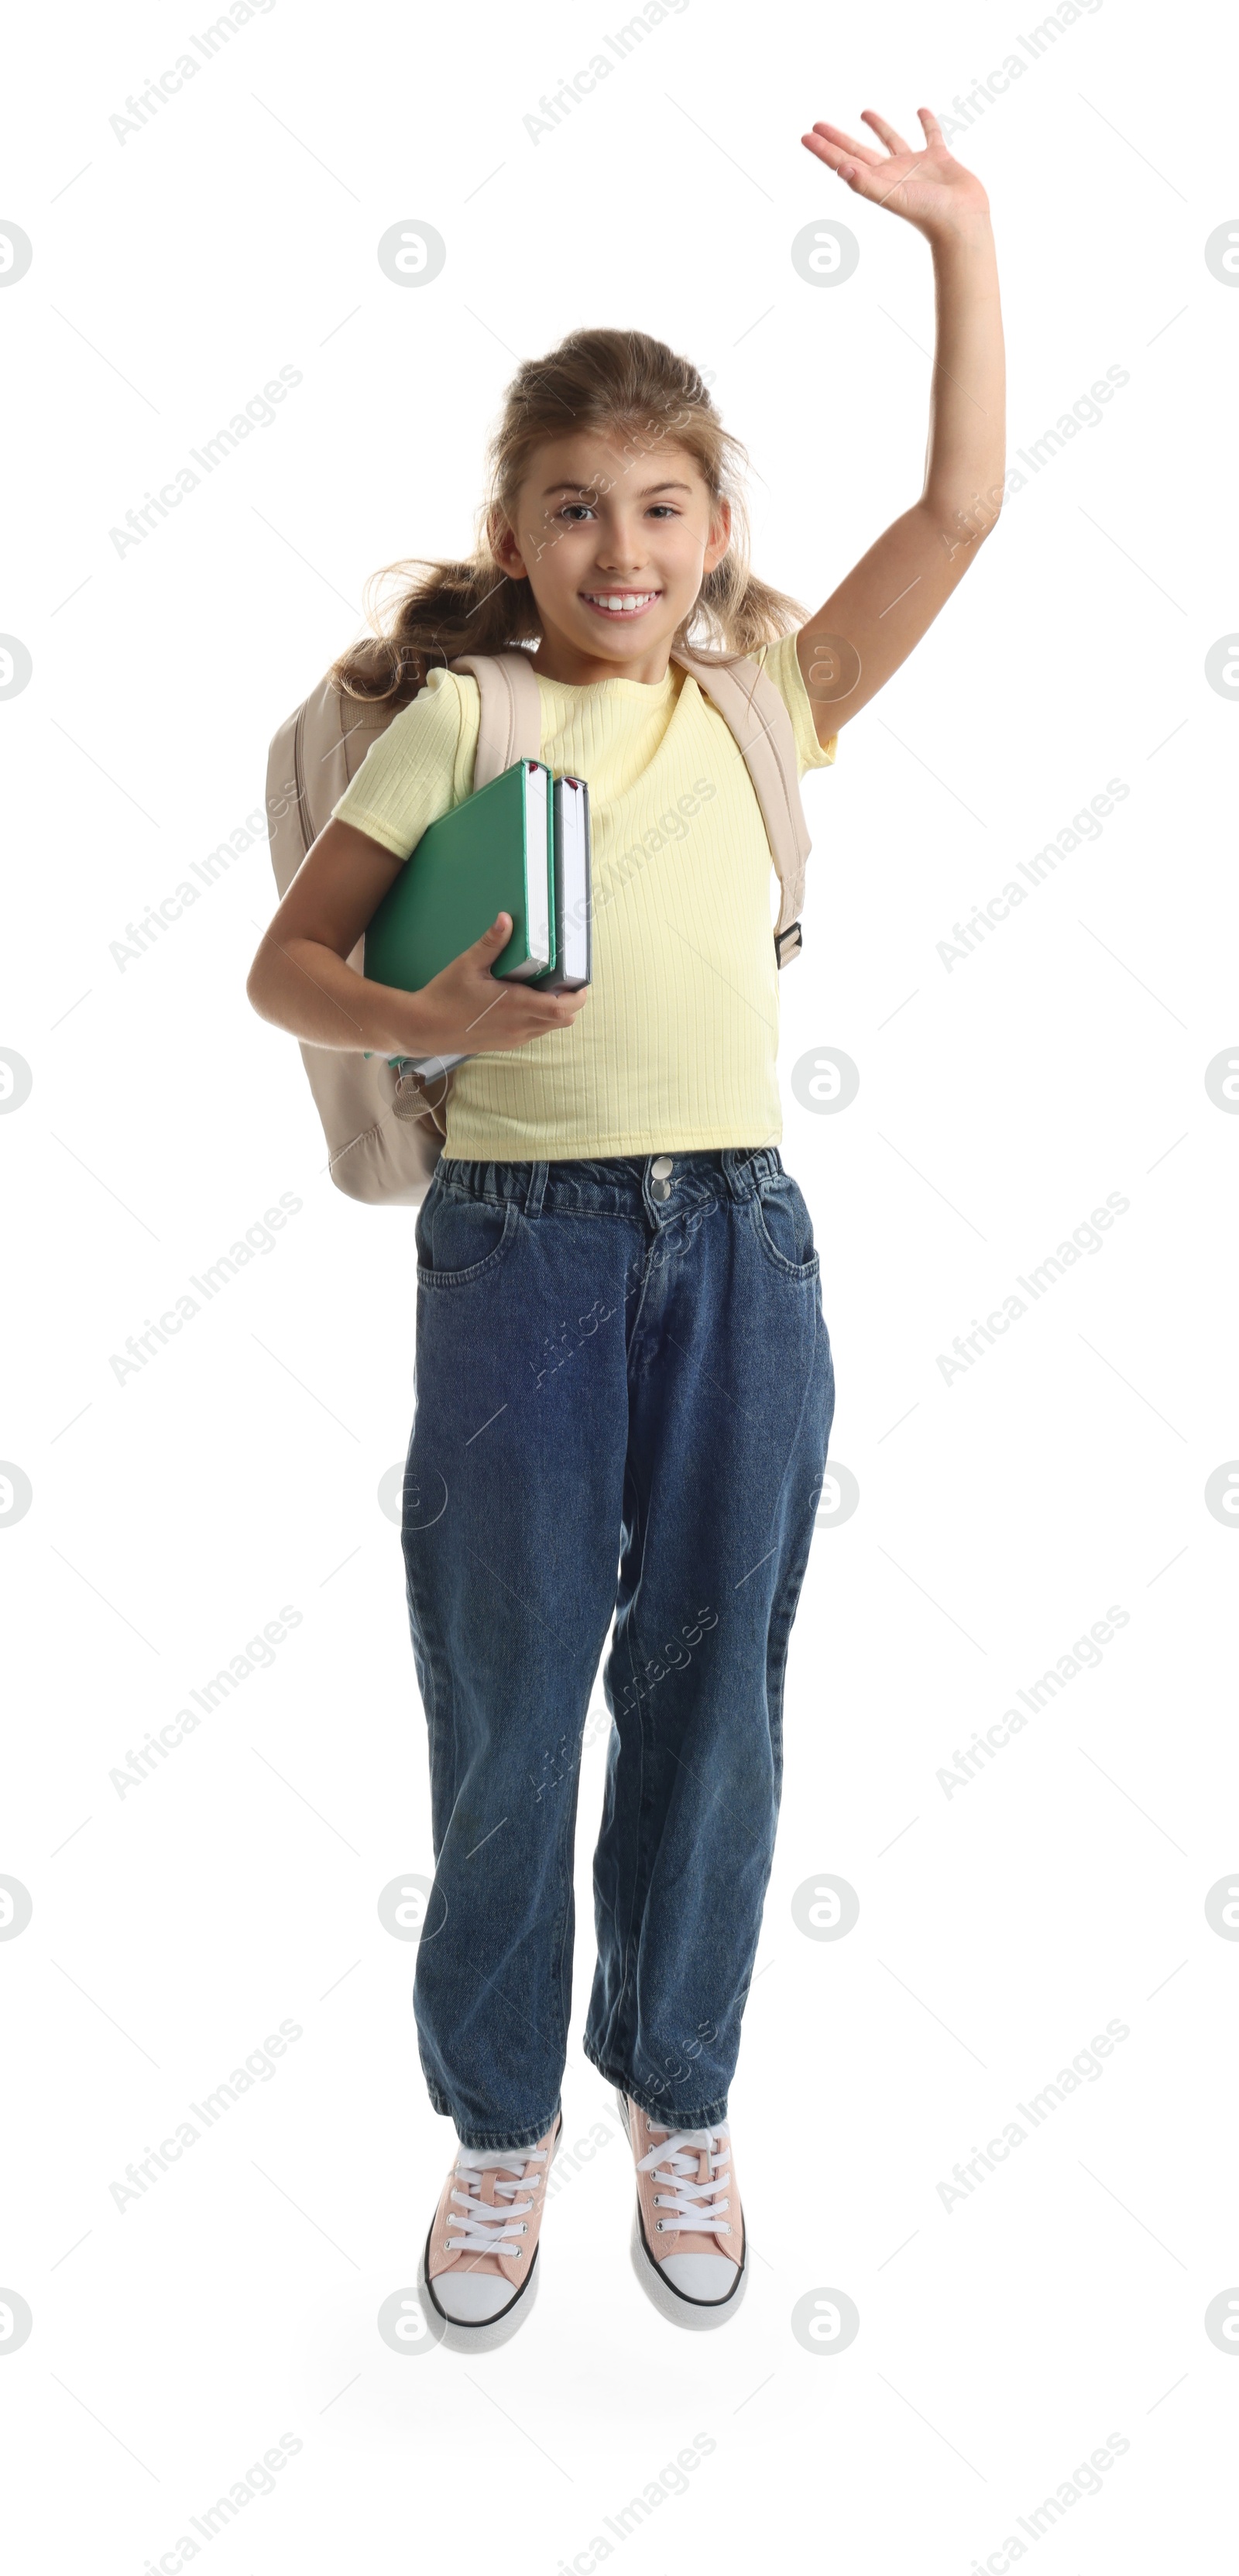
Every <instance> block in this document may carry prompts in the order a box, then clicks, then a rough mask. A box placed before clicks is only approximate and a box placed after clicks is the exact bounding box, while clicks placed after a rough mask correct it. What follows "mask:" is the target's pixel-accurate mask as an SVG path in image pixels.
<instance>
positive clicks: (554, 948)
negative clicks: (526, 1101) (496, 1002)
mask: <svg viewBox="0 0 1239 2576" xmlns="http://www.w3.org/2000/svg"><path fill="white" fill-rule="evenodd" d="M590 866H591V847H590V824H589V789H588V787H587V786H586V783H585V781H584V779H583V778H553V777H552V775H551V772H550V770H549V769H547V768H546V766H545V764H544V763H543V762H542V761H540V760H517V761H514V762H513V764H512V767H511V768H510V769H505V770H503V771H502V772H501V774H500V776H499V777H498V778H493V779H492V780H491V783H490V785H489V787H482V788H479V790H478V792H477V794H476V795H475V796H469V797H467V798H466V800H465V802H464V804H463V805H457V806H455V807H454V808H453V810H452V812H451V813H450V814H444V815H443V816H442V817H441V819H440V820H439V822H437V823H432V824H431V825H430V828H429V830H428V831H426V832H423V834H422V837H421V839H420V841H418V842H417V844H416V846H415V848H414V849H413V850H412V852H411V853H410V855H409V858H408V859H407V861H406V862H405V865H404V867H403V868H402V869H401V871H400V874H399V876H398V877H397V878H396V881H395V884H394V885H393V886H392V887H391V888H390V890H389V892H388V893H387V894H386V895H385V896H384V898H383V901H382V903H381V904H380V905H379V908H378V911H377V912H376V913H375V915H374V918H373V920H372V921H371V923H370V925H369V927H368V929H367V931H366V937H365V952H364V957H365V967H364V971H365V973H366V975H367V976H368V977H369V978H370V979H371V981H372V982H374V983H376V984H390V985H393V986H395V987H396V989H397V990H398V991H400V992H404V993H417V992H420V991H421V988H422V986H423V985H424V984H429V983H430V981H431V979H432V977H433V976H435V975H438V974H440V973H441V972H442V970H443V968H444V967H445V966H450V965H451V963H452V960H453V958H454V957H459V956H460V955H461V953H462V951H463V950H464V949H466V948H470V947H472V945H473V942H474V940H475V939H480V938H481V936H482V933H483V931H484V930H489V928H490V925H491V923H492V922H493V920H494V918H495V915H496V913H499V912H507V913H510V914H511V916H512V936H511V938H510V939H509V941H508V943H507V946H506V947H505V948H503V949H502V950H501V951H500V954H499V955H498V957H497V958H496V959H495V961H494V963H493V965H492V967H491V970H490V971H491V973H492V975H495V976H497V977H498V978H500V980H507V981H511V982H521V983H529V984H534V985H536V986H537V987H538V989H539V991H541V992H544V993H576V992H579V991H580V989H581V986H582V985H583V984H588V983H589V981H590V976H591V968H592V941H591V937H590V918H591V909H592V906H591V876H590ZM368 1052H369V1050H368V1049H367V1053H368ZM388 1061H389V1062H390V1063H392V1064H395V1065H398V1066H399V1067H400V1068H401V1069H404V1068H406V1067H407V1068H409V1069H410V1070H411V1071H413V1072H435V1073H442V1072H446V1071H447V1070H448V1069H449V1068H450V1067H451V1066H452V1065H454V1064H463V1063H464V1062H465V1061H466V1058H465V1057H464V1056H463V1055H448V1056H392V1057H390V1058H389V1059H388Z"/></svg>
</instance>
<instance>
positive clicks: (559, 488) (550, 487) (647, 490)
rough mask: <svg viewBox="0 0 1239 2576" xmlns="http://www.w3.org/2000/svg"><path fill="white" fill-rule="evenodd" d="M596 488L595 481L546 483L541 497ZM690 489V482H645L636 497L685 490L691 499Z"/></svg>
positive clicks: (592, 490)
mask: <svg viewBox="0 0 1239 2576" xmlns="http://www.w3.org/2000/svg"><path fill="white" fill-rule="evenodd" d="M598 488H599V487H598V485H597V484H596V483H548V484H547V487H546V490H545V492H544V493H543V495H542V498H543V500H544V501H549V500H550V499H551V498H552V496H553V495H554V494H555V493H556V492H596V491H597V490H598ZM692 489H693V487H692V485H691V483H647V484H646V485H645V487H644V490H643V491H641V492H639V493H638V494H637V499H638V500H639V501H648V500H650V499H651V498H652V496H653V494H654V493H655V492H687V493H688V495H689V497H690V499H691V497H692Z"/></svg>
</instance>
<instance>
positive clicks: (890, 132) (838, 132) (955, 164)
mask: <svg viewBox="0 0 1239 2576" xmlns="http://www.w3.org/2000/svg"><path fill="white" fill-rule="evenodd" d="M916 112H917V115H918V116H919V118H920V120H921V124H922V125H923V126H924V129H925V140H924V143H923V144H922V145H921V147H920V149H919V150H917V151H914V150H913V148H912V146H911V144H909V143H905V142H904V139H903V136H902V135H901V134H897V133H896V131H895V128H894V126H893V125H888V124H887V122H886V119H885V117H884V116H878V115H877V114H875V112H874V110H873V109H872V108H871V107H866V108H864V109H862V112H861V114H862V122H863V123H864V124H865V125H871V126H872V128H873V131H874V133H875V134H876V135H877V137H878V140H879V142H881V143H883V144H885V146H886V150H885V153H884V154H883V153H881V152H875V151H874V150H873V149H872V147H871V145H869V144H867V143H857V142H856V141H855V139H854V137H853V136H852V135H850V134H845V133H844V132H843V129H842V127H841V126H838V125H827V124H825V123H822V124H819V125H815V126H814V128H813V131H812V133H811V134H802V136H801V138H800V139H801V142H802V143H803V144H804V146H805V148H806V150H807V151H809V152H813V153H815V154H816V156H817V158H818V160H819V161H824V162H825V164H826V167H827V169H828V170H833V171H835V172H836V174H837V176H838V177H839V178H840V179H842V180H844V181H845V183H846V185H847V186H848V187H849V188H850V189H851V190H852V192H853V195H854V196H857V197H868V198H869V200H870V202H871V204H873V205H875V206H888V207H889V209H890V211H891V213H892V214H893V215H902V216H903V218H904V220H905V222H906V223H910V224H914V225H915V226H916V229H917V231H918V232H923V233H928V234H929V235H930V236H931V238H932V236H933V235H934V234H936V233H937V234H942V233H960V232H966V231H967V230H968V229H969V227H970V226H971V225H972V224H974V223H976V222H984V221H985V220H986V219H987V217H988V214H989V199H988V198H987V196H986V194H985V190H984V188H983V187H982V185H981V182H980V180H979V179H977V178H975V177H974V176H973V173H972V171H971V170H965V168H964V166H963V164H962V162H960V161H956V160H953V159H952V156H951V154H950V153H949V152H948V150H947V148H946V145H945V143H944V142H943V140H942V128H941V126H940V125H939V123H938V119H937V117H936V116H935V115H934V113H933V111H932V109H931V108H928V107H918V109H917V111H916Z"/></svg>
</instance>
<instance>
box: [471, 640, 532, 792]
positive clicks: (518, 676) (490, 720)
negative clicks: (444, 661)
mask: <svg viewBox="0 0 1239 2576" xmlns="http://www.w3.org/2000/svg"><path fill="white" fill-rule="evenodd" d="M448 669H449V670H450V671H469V672H471V673H472V675H473V678H474V679H475V680H476V681H477V684H478V695H479V697H480V698H481V701H482V713H481V718H480V721H479V725H478V747H477V756H476V759H475V761H474V766H473V787H474V793H475V794H476V793H477V790H478V788H479V787H489V785H490V782H491V780H492V778H498V777H500V776H501V774H502V772H503V771H504V770H505V769H510V768H511V766H512V763H513V761H514V760H537V759H539V758H540V757H541V751H542V701H541V698H540V697H539V695H538V682H537V675H536V673H535V671H534V668H533V665H532V663H531V662H530V659H529V656H528V654H527V653H521V652H511V653H493V654H492V653H463V654H462V655H461V658H460V660H459V661H458V662H449V664H448Z"/></svg>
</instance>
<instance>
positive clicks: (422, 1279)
mask: <svg viewBox="0 0 1239 2576" xmlns="http://www.w3.org/2000/svg"><path fill="white" fill-rule="evenodd" d="M660 1163H666V1164H667V1166H668V1168H667V1170H666V1172H665V1173H660V1172H659V1170H658V1168H657V1167H658V1165H659V1164H660ZM416 1244H417V1253H418V1273H417V1280H418V1286H417V1349H416V1389H415V1410H414V1421H413V1431H412V1438H411V1440H410V1444H409V1454H408V1463H407V1467H406V1473H405V1484H404V1510H403V1531H402V1543H403V1549H404V1560H405V1568H406V1575H407V1589H408V1604H409V1618H410V1625H411V1629H412V1636H413V1650H414V1657H415V1661H416V1666H417V1674H418V1680H419V1682H420V1685H421V1693H422V1699H423V1702H424V1706H425V1711H426V1719H427V1726H428V1731H429V1745H430V1778H431V1806H432V1832H433V1841H434V1853H435V1862H436V1873H435V1880H434V1886H433V1889H432V1891H431V1895H430V1898H429V1901H428V1905H427V1912H426V1920H425V1926H424V1929H423V1933H422V1938H421V1942H420V1946H419V1949H418V1955H417V1973H416V1980H415V1985H414V1996H413V2001H414V2010H415V2014H416V2018H417V2027H418V2036H419V2044H420V2050H421V2059H422V2066H423V2069H424V2072H425V2075H426V2080H427V2084H428V2087H429V2091H430V2097H431V2100H432V2102H433V2103H434V2106H435V2108H436V2110H438V2111H441V2112H446V2113H448V2114H450V2116H451V2118H452V2120H453V2121H454V2122H455V2125H456V2129H457V2131H458V2134H459V2136H460V2138H461V2139H462V2140H463V2142H464V2143H465V2144H466V2145H467V2146H473V2147H518V2146H531V2145H532V2144H533V2143H534V2142H535V2141H536V2140H537V2139H539V2138H540V2137H542V2136H543V2135H544V2134H545V2132H546V2131H547V2130H548V2129H549V2128H550V2127H551V2126H552V2123H553V2121H554V2118H555V2114H556V2111H557V2110H558V2108H559V2102H560V2083H561V2079H562V2075H563V2069H564V2062H565V2054H566V2034H567V2025H568V2019H569V2013H570V2005H571V1975H572V1938H573V1885H572V1867H573V1836H574V1828H575V1823H576V1806H577V1780H578V1771H579V1764H580V1752H581V1738H582V1734H583V1730H584V1722H585V1716H586V1710H587V1705H588V1701H589V1695H590V1690H591V1687H592V1684H593V1682H594V1678H595V1675H596V1673H597V1670H598V1665H599V1659H600V1656H601V1655H602V1651H603V1647H604V1645H605V1644H606V1641H607V1632H608V1629H609V1628H610V1629H611V1638H610V1647H609V1651H608V1653H607V1657H606V1663H605V1667H604V1673H603V1686H604V1690H605V1695H606V1701H607V1705H608V1708H609V1709H610V1712H611V1717H612V1720H613V1724H612V1729H611V1735H610V1742H609V1747H608V1754H607V1765H606V1786H605V1794H604V1800H603V1813H602V1820H601V1828H600V1832H599V1838H598V1844H597V1849H596V1852H595V1855H594V1900H595V1918H596V1931H597V1943H598V1959H597V1966H596V1969H595V1973H594V1980H593V1990H592V1994H591V1997H590V2004H589V2013H588V2019H587V2023H586V2029H585V2043H584V2044H585V2053H586V2055H587V2057H588V2058H589V2059H590V2060H591V2062H592V2063H593V2065H594V2066H596V2067H597V2068H598V2070H599V2072H600V2074H602V2075H604V2076H605V2077H606V2078H607V2079H608V2081H609V2082H610V2083H612V2084H615V2085H617V2086H619V2087H620V2088H621V2089H622V2090H623V2091H624V2092H626V2093H628V2094H629V2095H630V2096H631V2097H632V2099H633V2100H634V2101H635V2102H636V2103H638V2104H639V2106H640V2107H641V2108H642V2109H643V2110H645V2111H648V2112H649V2113H650V2114H651V2116H656V2117H657V2118H658V2119H659V2120H660V2121H667V2122H669V2123H670V2124H671V2125H672V2126H673V2127H684V2128H697V2127H701V2126H703V2125H705V2124H706V2123H717V2122H718V2121H720V2120H721V2119H723V2118H724V2117H725V2115H726V2109H727V2089H728V2084H729V2082H730V2079H731V2076H732V2074H733V2073H734V2070H735V2063H736V2055H737V2050H738V2047H739V2038H740V2019H741V2014H742V2012H743V2008H744V2002H745V1997H746V1995H747V1991H748V1985H749V1980H750V1977H751V1975H752V1968H753V1958H754V1954H755V1952H756V1948H757V1937H758V1931H759V1928H760V1923H761V1913H762V1905H763V1902H764V1898H765V1893H766V1887H767V1883H768V1880H769V1875H770V1866H771V1859H772V1855H773V1849H774V1836H775V1824H776V1819H777V1814H778V1804H779V1792H780V1786H781V1777H782V1715H783V1676H784V1669H785V1665H786V1660H787V1647H788V1638H789V1635H790V1631H791V1625H792V1620H793V1618H794V1616H795V1611H796V1604H797V1600H798V1598H799V1594H800V1587H801V1583H802V1581H803V1578H804V1571H805V1565H806V1562H807V1559H808V1554H809V1544H810V1540H811V1537H812V1533H813V1524H814V1513H815V1509H816V1505H817V1501H818V1497H819V1494H820V1491H821V1486H822V1479H823V1472H824V1468H825V1463H826V1445H827V1440H828V1438H829V1433H830V1424H831V1417H832V1414H833V1411H834V1371H833V1367H832V1363H831V1355H830V1343H829V1340H828V1337H827V1332H826V1327H825V1324H824V1322H823V1320H822V1309H821V1293H820V1286H819V1264H818V1256H817V1253H816V1252H815V1250H814V1244H813V1233H812V1226H811V1223H810V1218H809V1212H808V1209H807V1207H806V1205H805V1202H804V1199H803V1197H802V1195H801V1192H800V1190H799V1188H798V1186H797V1184H796V1182H795V1181H794V1180H793V1179H792V1177H791V1175H790V1174H789V1173H788V1172H786V1171H785V1170H784V1168H783V1163H782V1159H781V1157H780V1155H779V1153H778V1151H777V1149H776V1148H774V1147H773V1146H761V1147H756V1148H730V1147H729V1148H726V1149H723V1150H718V1151H714V1152H708V1153H675V1154H672V1155H671V1156H669V1157H664V1156H659V1157H655V1156H653V1155H649V1154H647V1155H642V1156H637V1157H633V1158H615V1159H608V1160H604V1161H596V1162H594V1161H581V1160H577V1161H562V1162H539V1163H486V1162H472V1161H463V1160H460V1159H459V1158H454V1159H449V1160H441V1161H440V1162H439V1164H438V1166H437V1167H436V1171H435V1176H434V1179H433V1182H432V1184H431V1188H430V1191H429V1194H428V1196H427V1197H426V1199H425V1200H424V1201H423V1203H422V1205H421V1207H420V1209H419V1211H418V1216H417V1225H416ZM612 1622H613V1625H612Z"/></svg>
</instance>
